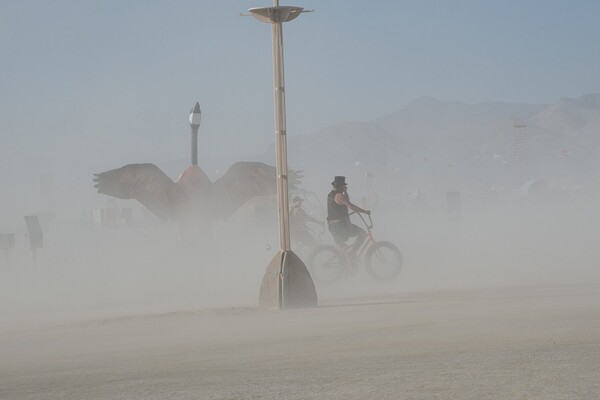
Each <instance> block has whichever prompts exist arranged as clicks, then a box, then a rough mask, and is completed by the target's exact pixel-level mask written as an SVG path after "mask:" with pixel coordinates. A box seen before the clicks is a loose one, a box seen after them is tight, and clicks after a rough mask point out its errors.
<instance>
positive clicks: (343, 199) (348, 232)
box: [327, 176, 371, 256]
mask: <svg viewBox="0 0 600 400" xmlns="http://www.w3.org/2000/svg"><path fill="white" fill-rule="evenodd" d="M331 184H332V185H333V189H332V190H331V192H329V194H328V195H327V223H328V225H329V232H331V235H332V236H333V239H334V240H335V243H336V244H337V245H338V247H340V249H342V251H343V252H344V253H345V254H350V255H351V256H354V255H356V251H357V250H358V248H359V247H360V245H361V244H362V243H363V241H364V239H365V237H366V235H367V233H366V232H365V231H364V230H363V229H362V228H360V227H359V226H357V225H354V224H353V223H352V222H350V213H349V212H348V210H352V211H355V212H357V213H364V214H367V215H370V214H371V211H370V210H365V209H363V208H360V207H358V206H357V205H354V204H352V202H351V201H350V197H349V196H348V192H347V191H346V189H347V184H346V177H345V176H336V177H335V178H333V182H331ZM352 237H356V239H355V240H354V243H352V246H351V247H350V252H349V253H346V241H348V239H350V238H352Z"/></svg>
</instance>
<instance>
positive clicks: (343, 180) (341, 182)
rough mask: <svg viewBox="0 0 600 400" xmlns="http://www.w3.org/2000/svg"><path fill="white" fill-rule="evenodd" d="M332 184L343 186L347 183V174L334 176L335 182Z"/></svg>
mask: <svg viewBox="0 0 600 400" xmlns="http://www.w3.org/2000/svg"><path fill="white" fill-rule="evenodd" d="M331 184H332V185H333V186H335V187H341V186H344V185H346V177H345V176H336V177H335V178H333V182H331Z"/></svg>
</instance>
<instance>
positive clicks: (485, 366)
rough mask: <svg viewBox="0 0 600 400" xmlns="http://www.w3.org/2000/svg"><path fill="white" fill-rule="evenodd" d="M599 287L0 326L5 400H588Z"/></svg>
mask: <svg viewBox="0 0 600 400" xmlns="http://www.w3.org/2000/svg"><path fill="white" fill-rule="evenodd" d="M599 310H600V286H599V285H579V286H563V287H521V288H510V289H508V288H507V289H502V290H494V291H475V290H456V291H443V292H442V291H437V292H434V291H429V292H423V293H418V294H417V293H413V294H403V295H397V296H385V297H379V298H377V297H362V298H352V299H349V298H346V299H343V301H341V302H333V301H330V302H329V303H328V304H323V305H321V306H320V307H319V308H317V309H310V310H295V311H286V312H279V311H264V310H258V309H254V308H218V309H207V310H196V311H186V312H174V313H165V314H158V315H136V316H127V317H117V318H100V319H93V320H87V321H63V322H57V321H55V322H53V323H49V322H44V323H41V322H40V321H35V320H31V319H29V320H21V321H20V323H18V324H15V323H13V324H11V325H10V326H7V325H6V323H4V324H3V326H2V335H1V338H2V340H1V341H0V354H2V357H1V358H0V360H1V361H0V371H1V374H0V398H2V399H83V398H85V399H108V398H110V399H167V398H168V399H306V398H321V399H324V398H326V399H365V398H373V399H382V398H385V399H399V398H406V399H434V398H440V399H446V398H457V399H483V398H485V399H509V398H510V399H594V398H597V396H598V394H599V393H600V368H599V367H600V336H599V335H598V332H600V311H599Z"/></svg>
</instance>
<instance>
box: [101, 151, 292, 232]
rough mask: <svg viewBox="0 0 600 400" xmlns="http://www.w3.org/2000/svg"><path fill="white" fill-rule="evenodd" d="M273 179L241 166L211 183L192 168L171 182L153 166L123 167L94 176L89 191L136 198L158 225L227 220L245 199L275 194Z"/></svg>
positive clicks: (266, 170)
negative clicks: (198, 218)
mask: <svg viewBox="0 0 600 400" xmlns="http://www.w3.org/2000/svg"><path fill="white" fill-rule="evenodd" d="M275 174H276V171H275V167H273V166H270V165H267V164H265V163H261V162H248V161H241V162H237V163H235V164H233V165H232V166H231V167H230V168H229V169H228V170H227V172H226V173H225V174H224V175H223V176H222V177H220V178H219V179H217V180H216V181H215V182H214V183H213V182H211V181H210V179H209V178H208V176H207V175H206V174H205V173H204V171H202V169H201V168H200V167H198V166H197V165H191V166H190V167H188V168H187V169H186V170H185V171H183V172H182V173H181V175H180V176H179V178H178V180H177V182H173V181H172V180H171V179H170V178H169V177H168V176H167V175H166V174H165V173H164V172H162V171H161V170H160V168H158V167H157V166H156V165H154V164H128V165H125V166H123V167H121V168H118V169H113V170H109V171H105V172H101V173H99V174H94V176H95V178H94V182H95V184H94V187H95V188H96V189H97V190H98V193H102V194H106V195H108V196H112V197H117V198H119V199H135V200H137V201H139V202H140V203H142V204H143V205H144V206H145V207H146V208H148V209H149V210H150V211H152V212H153V213H154V214H155V215H156V216H157V217H158V218H160V219H161V220H163V221H165V220H168V219H180V218H182V217H184V216H187V215H189V214H190V212H195V213H201V214H202V215H210V216H212V217H217V218H223V219H226V218H228V217H229V216H231V215H232V214H233V213H235V211H236V210H237V209H238V208H240V207H241V206H242V205H243V204H244V203H245V202H246V201H248V200H249V199H250V198H252V197H254V196H265V195H270V194H274V193H276V175H275ZM300 177H301V175H300V174H299V172H293V171H292V172H291V173H290V182H289V186H290V187H291V188H293V187H295V185H296V184H297V183H298V182H299V178H300Z"/></svg>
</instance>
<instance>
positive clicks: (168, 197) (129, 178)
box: [94, 164, 182, 221]
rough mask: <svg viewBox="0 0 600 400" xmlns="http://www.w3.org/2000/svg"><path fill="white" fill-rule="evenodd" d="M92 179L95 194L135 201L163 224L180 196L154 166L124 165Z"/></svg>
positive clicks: (174, 187)
mask: <svg viewBox="0 0 600 400" xmlns="http://www.w3.org/2000/svg"><path fill="white" fill-rule="evenodd" d="M94 176H95V178H94V182H95V184H94V187H95V188H96V189H98V193H103V194H107V195H109V196H113V197H117V198H119V199H135V200H137V201H139V202H140V203H142V204H143V205H144V206H146V207H147V208H148V209H149V210H150V211H152V212H153V213H154V214H155V215H156V216H157V217H158V218H160V219H161V220H163V221H164V220H166V219H168V218H169V217H170V216H171V215H172V214H173V212H174V210H173V207H175V206H176V204H177V201H178V200H179V197H180V196H181V195H182V194H181V193H180V192H181V190H180V188H178V187H177V185H176V184H175V183H174V182H173V181H172V180H171V178H169V177H168V176H167V175H165V173H164V172H162V171H161V170H160V168H158V167H157V166H156V165H154V164H128V165H125V166H124V167H121V168H118V169H112V170H110V171H105V172H101V173H99V174H94Z"/></svg>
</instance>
